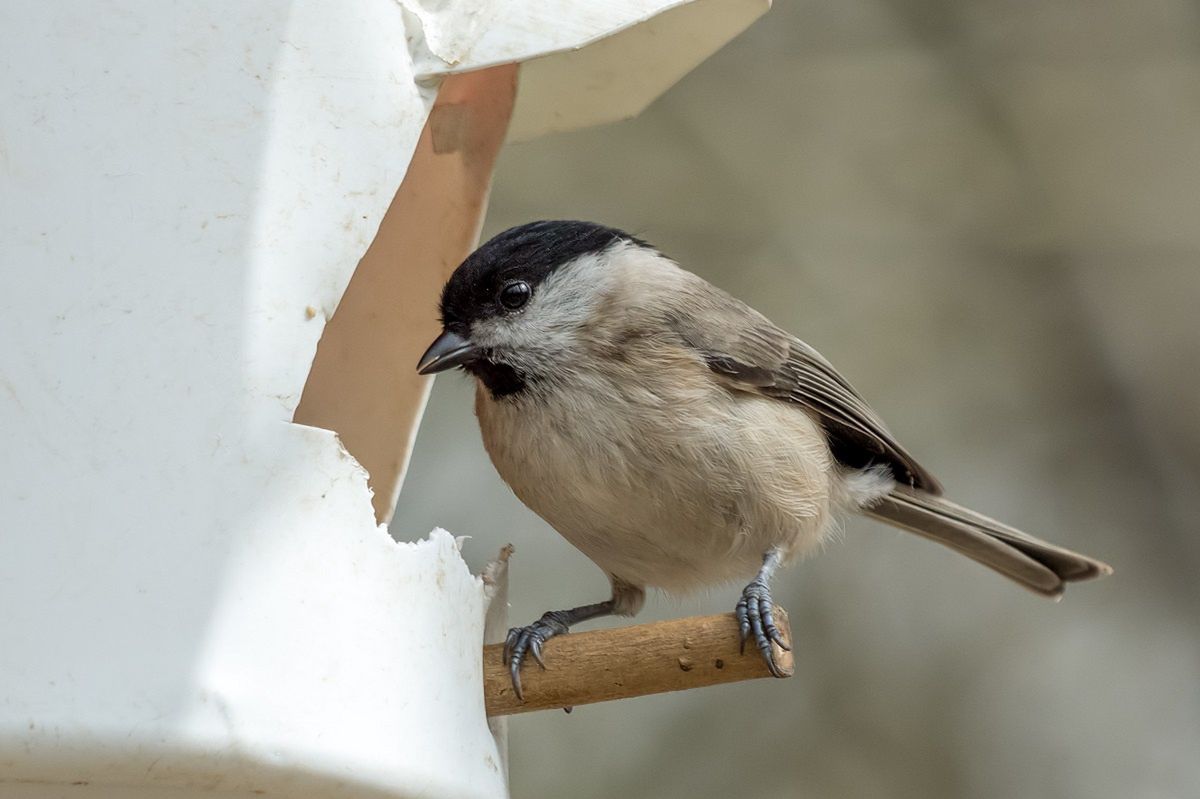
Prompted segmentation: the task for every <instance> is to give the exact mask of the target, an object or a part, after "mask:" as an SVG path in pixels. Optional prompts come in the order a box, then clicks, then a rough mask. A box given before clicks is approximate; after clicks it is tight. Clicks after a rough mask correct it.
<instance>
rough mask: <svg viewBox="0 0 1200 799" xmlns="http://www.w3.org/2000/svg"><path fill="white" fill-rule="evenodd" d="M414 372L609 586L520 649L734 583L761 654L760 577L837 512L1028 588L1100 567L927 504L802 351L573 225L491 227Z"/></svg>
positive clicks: (849, 399) (661, 266) (872, 416)
mask: <svg viewBox="0 0 1200 799" xmlns="http://www.w3.org/2000/svg"><path fill="white" fill-rule="evenodd" d="M439 308H440V316H441V323H442V331H441V334H440V335H439V336H438V337H437V338H436V340H435V341H434V342H433V343H432V344H431V345H430V346H429V348H428V349H427V350H426V352H425V353H424V355H423V356H422V357H421V359H420V362H419V364H418V366H417V371H418V372H419V373H421V374H426V375H427V374H434V373H437V372H442V371H445V370H448V369H453V368H459V369H462V370H464V371H465V372H467V373H469V374H470V375H471V376H472V377H473V378H474V380H475V382H476V384H477V385H476V393H475V414H476V416H477V417H478V421H479V428H480V432H481V434H482V438H483V444H484V448H485V449H486V450H487V453H488V456H489V457H490V459H491V461H492V464H493V465H494V466H495V468H496V470H497V472H498V473H499V475H500V477H501V478H502V479H503V480H504V481H505V482H506V483H507V484H508V486H509V487H510V488H511V489H512V491H513V492H514V493H515V494H516V496H517V497H518V498H519V499H520V500H521V501H522V502H523V503H524V504H525V505H526V506H528V507H529V508H530V509H531V510H532V511H533V512H534V513H536V514H537V515H538V516H540V517H541V518H542V519H544V520H545V521H546V522H547V523H548V524H549V525H550V526H551V527H553V528H554V529H555V530H556V531H557V532H558V533H559V534H561V535H562V536H563V537H564V538H566V540H567V541H569V542H570V543H571V544H572V545H574V546H575V547H576V548H577V549H578V550H580V551H581V552H582V553H583V554H584V555H586V556H587V557H588V558H590V559H591V560H592V561H593V562H594V563H595V564H596V565H597V566H598V567H599V568H600V569H601V570H602V571H603V572H604V573H605V574H606V575H607V577H608V580H609V582H610V584H611V588H612V591H611V595H610V596H609V598H608V599H606V600H604V601H601V602H594V603H591V604H585V605H580V606H577V607H573V608H568V609H565V610H551V611H547V612H546V613H545V614H543V615H542V616H541V617H540V618H539V619H538V620H536V621H535V622H533V623H532V624H530V625H527V626H523V627H514V628H512V629H511V630H510V631H509V633H508V636H507V638H506V641H505V646H504V647H503V657H504V663H505V665H506V666H507V668H508V670H509V672H510V676H511V679H512V683H513V688H514V692H515V694H516V695H517V697H518V698H521V699H523V698H524V696H523V691H522V687H521V668H522V665H523V664H524V663H525V661H526V658H527V656H530V655H531V656H532V657H533V659H534V660H535V661H536V662H537V663H538V664H539V665H540V666H541V667H542V668H545V663H544V660H543V657H542V647H543V645H544V644H545V643H546V642H547V641H548V640H550V639H551V638H553V637H554V636H557V635H562V634H565V633H567V632H568V631H569V629H570V628H571V627H573V626H574V625H576V624H579V623H580V622H583V621H586V620H589V619H595V618H598V617H602V616H609V615H618V616H634V615H635V614H637V612H638V611H639V610H640V609H641V608H642V605H643V604H644V601H645V597H646V591H647V589H649V588H655V589H660V590H662V591H665V592H667V593H668V594H686V593H688V592H693V591H696V590H699V589H705V588H710V587H714V586H719V585H727V584H730V583H734V582H735V581H746V580H748V582H745V583H744V585H745V587H744V588H743V590H742V592H741V595H740V597H739V599H738V601H737V603H736V605H735V609H734V613H735V616H736V619H737V623H738V632H739V636H740V639H741V645H742V650H743V652H744V651H745V647H746V644H747V642H748V641H753V643H754V645H755V646H756V647H757V649H758V651H759V652H760V653H761V656H762V657H763V659H764V660H765V661H766V664H767V668H768V669H769V670H770V672H771V673H772V674H773V675H775V676H784V675H783V673H782V670H781V669H780V667H779V665H778V664H777V663H776V661H775V657H774V655H773V653H772V648H771V644H772V642H774V643H775V644H776V645H778V646H780V647H783V648H785V649H786V648H788V647H789V644H788V642H786V641H785V640H784V638H783V636H782V635H781V634H780V632H779V629H778V627H777V625H776V623H775V618H774V609H775V605H774V602H773V599H772V596H771V580H772V577H773V576H774V574H775V572H776V571H777V570H778V569H779V567H781V566H784V565H786V564H789V563H792V562H793V561H795V560H797V559H798V558H800V557H802V556H804V555H805V554H807V553H810V552H812V551H813V550H814V549H816V548H818V547H819V546H820V545H821V543H822V542H823V541H825V540H826V539H827V538H828V537H829V536H830V535H831V533H833V531H835V530H836V529H837V527H838V524H839V520H840V519H841V518H842V517H843V516H844V515H845V514H848V513H861V514H865V515H867V516H870V517H873V518H875V519H878V520H881V521H883V522H886V523H888V524H891V525H894V526H896V527H899V528H901V529H904V530H908V531H911V532H913V533H916V534H917V535H920V536H923V537H925V538H928V539H932V540H933V541H936V542H938V543H940V544H943V545H945V546H947V547H950V548H951V549H953V550H955V551H957V552H959V553H961V554H963V555H965V556H967V557H968V558H971V559H972V560H975V561H977V562H979V563H981V564H983V565H984V566H987V567H989V568H991V569H993V570H995V571H996V572H999V573H1000V574H1002V575H1004V576H1005V577H1008V578H1009V579H1011V580H1013V581H1015V582H1016V583H1018V584H1020V585H1022V586H1024V587H1025V588H1028V589H1030V590H1032V591H1034V592H1036V593H1038V594H1041V595H1044V596H1048V597H1055V598H1057V597H1059V596H1060V595H1061V594H1062V592H1063V590H1064V588H1065V585H1066V583H1069V582H1075V581H1080V580H1087V579H1091V578H1094V577H1099V576H1102V575H1107V574H1110V573H1111V572H1112V569H1111V567H1109V566H1108V565H1107V564H1105V563H1102V562H1100V561H1098V560H1095V559H1093V558H1090V557H1088V556H1086V555H1082V554H1079V553H1076V552H1072V551H1070V550H1068V549H1065V548H1062V547H1059V546H1055V545H1054V544H1050V543H1047V542H1045V541H1042V540H1040V539H1038V538H1035V537H1033V536H1031V535H1028V534H1026V533H1023V532H1021V531H1019V530H1016V529H1014V528H1012V527H1009V526H1007V525H1005V524H1002V523H1000V522H998V521H995V520H994V519H991V518H988V517H987V516H984V515H982V514H980V513H977V512H975V511H973V510H970V509H968V508H966V507H963V506H961V505H958V504H955V503H953V502H951V501H949V500H948V499H946V498H944V497H943V496H942V486H941V484H940V483H939V482H938V480H937V479H936V478H935V477H934V476H933V474H931V473H930V472H929V471H928V470H927V469H926V468H925V467H924V466H922V465H921V464H920V463H918V462H917V460H916V459H915V458H914V457H913V456H912V455H910V454H909V452H908V450H906V449H905V448H904V447H903V446H902V445H901V444H900V443H899V442H898V441H897V440H896V438H895V437H894V436H893V435H892V433H891V432H889V430H888V428H887V427H886V426H885V425H884V423H883V421H882V420H881V419H880V418H879V416H878V415H877V414H876V413H875V411H873V410H872V409H871V408H870V406H868V405H867V403H866V401H865V400H864V399H863V397H862V395H861V394H860V393H859V392H858V391H857V390H856V389H855V388H854V387H853V386H852V385H851V384H850V383H849V382H848V381H847V380H846V379H845V378H844V377H843V376H842V375H841V374H840V373H839V372H838V371H837V370H836V369H835V368H834V367H833V366H832V365H831V364H830V363H829V362H828V361H827V360H826V359H825V358H824V357H822V356H821V355H820V354H819V353H818V352H817V351H816V350H815V349H813V348H812V347H810V346H809V345H807V344H805V343H804V342H803V341H801V340H800V339H799V338H797V337H795V336H793V335H791V334H790V333H788V332H786V331H784V330H783V329H781V328H780V327H778V326H776V325H775V324H773V323H772V322H771V321H770V320H768V319H767V318H766V317H765V316H763V315H762V314H760V313H758V312H757V311H755V310H754V309H752V308H751V307H749V306H748V305H746V304H745V303H743V302H741V301H739V300H737V299H736V298H734V297H732V296H731V295H729V294H727V293H726V292H725V291H723V290H721V289H719V288H717V287H716V286H714V285H712V284H710V283H709V282H707V281H706V280H704V279H703V278H701V277H699V276H697V275H696V274H694V273H692V272H690V271H687V270H686V269H684V268H683V267H681V266H680V265H679V264H678V263H677V262H676V261H674V260H672V259H671V258H669V257H668V256H666V255H665V254H663V253H662V252H661V251H660V250H659V249H657V248H656V247H654V246H652V245H651V244H649V243H648V242H646V241H644V240H643V239H641V238H638V237H637V236H634V235H631V234H629V233H626V232H624V231H622V230H619V229H616V228H613V227H608V226H605V225H601V224H597V223H593V222H585V221H576V220H542V221H536V222H530V223H527V224H523V225H519V226H517V227H513V228H510V229H508V230H505V231H503V232H502V233H499V234H498V235H496V236H495V237H493V238H491V239H490V240H488V241H487V242H486V243H484V244H483V245H482V246H480V247H479V248H478V249H476V250H475V251H474V252H473V253H471V254H470V255H469V256H468V257H467V258H466V259H465V260H464V261H463V262H462V263H461V264H460V265H459V266H458V267H457V268H456V269H455V270H454V272H453V273H452V274H451V276H450V278H449V279H448V281H447V282H446V284H445V286H444V288H443V290H442V294H441V298H440V303H439Z"/></svg>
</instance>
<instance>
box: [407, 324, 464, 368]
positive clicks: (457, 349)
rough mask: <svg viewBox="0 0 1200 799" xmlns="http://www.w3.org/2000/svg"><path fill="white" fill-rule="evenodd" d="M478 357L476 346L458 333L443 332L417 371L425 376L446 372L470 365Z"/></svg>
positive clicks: (422, 358)
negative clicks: (466, 364) (465, 364)
mask: <svg viewBox="0 0 1200 799" xmlns="http://www.w3.org/2000/svg"><path fill="white" fill-rule="evenodd" d="M478 355H479V350H478V349H477V348H476V347H475V345H474V344H472V343H471V342H469V341H467V340H466V339H465V338H463V337H462V336H460V335H458V334H457V333H451V332H450V331H449V330H443V331H442V335H440V336H438V337H437V339H435V340H434V342H433V343H432V344H430V345H429V349H427V350H425V354H424V355H422V356H421V362H420V363H418V364H417V371H418V372H420V373H421V374H423V375H431V374H433V373H434V372H444V371H446V370H447V369H453V368H454V367H456V366H462V365H463V364H464V363H470V362H471V361H473V360H475V358H476V357H478Z"/></svg>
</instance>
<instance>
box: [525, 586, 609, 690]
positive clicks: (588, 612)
mask: <svg viewBox="0 0 1200 799" xmlns="http://www.w3.org/2000/svg"><path fill="white" fill-rule="evenodd" d="M615 605H616V599H615V598H614V599H609V600H607V601H605V602H597V603H596V604H594V605H580V606H579V607H577V608H571V609H570V610H550V611H546V612H545V613H543V614H542V617H541V618H540V619H538V620H537V621H535V622H534V623H533V624H530V625H529V626H527V627H513V628H512V629H511V630H509V631H508V638H507V639H505V641H504V662H505V663H506V664H508V671H509V673H510V674H511V675H512V684H513V690H514V691H516V693H517V698H518V699H522V700H523V699H524V698H525V695H524V694H523V693H522V692H521V663H522V662H524V660H525V654H526V653H527V652H528V653H529V654H531V655H533V659H534V660H536V661H537V662H538V665H539V666H541V667H542V668H543V669H544V668H546V664H545V663H543V662H542V644H544V643H546V642H547V641H549V640H550V639H551V638H553V637H554V636H556V635H562V634H563V633H565V632H567V630H568V629H570V627H571V626H572V625H575V624H579V622H581V621H587V620H588V619H595V618H599V617H600V616H610V615H612V613H613V612H614V609H615Z"/></svg>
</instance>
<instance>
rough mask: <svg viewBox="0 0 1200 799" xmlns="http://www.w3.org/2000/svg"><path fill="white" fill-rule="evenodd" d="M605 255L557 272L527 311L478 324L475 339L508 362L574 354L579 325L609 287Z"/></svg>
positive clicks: (588, 257) (473, 333)
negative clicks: (504, 357)
mask: <svg viewBox="0 0 1200 799" xmlns="http://www.w3.org/2000/svg"><path fill="white" fill-rule="evenodd" d="M606 259H607V256H606V255H586V256H583V257H582V258H579V259H578V260H576V261H575V262H573V263H571V264H567V265H565V266H563V267H561V268H559V269H558V270H557V271H556V272H555V273H554V274H553V275H551V276H550V277H549V278H547V279H546V280H545V282H543V283H542V285H541V286H539V287H538V288H537V289H536V290H535V291H534V294H533V298H532V299H531V300H530V301H529V304H528V305H527V306H525V308H524V309H523V310H522V311H520V312H518V313H513V314H510V315H507V316H499V317H494V318H492V319H485V320H482V321H478V322H475V323H474V324H473V325H472V326H471V340H472V341H474V342H475V343H476V344H478V345H479V346H481V347H488V348H494V349H496V350H500V351H502V352H503V353H504V354H505V356H506V359H508V360H511V361H514V362H516V361H518V360H520V359H523V357H528V356H531V357H540V358H545V357H554V356H556V355H565V354H568V353H569V352H570V351H572V350H573V349H574V348H575V346H576V343H577V341H578V330H579V327H580V326H581V325H583V324H585V323H586V322H587V320H588V319H590V318H591V317H592V315H593V314H594V313H595V312H596V309H597V307H598V306H599V304H600V302H601V300H602V298H603V297H604V295H605V294H606V292H607V291H608V288H609V282H610V280H611V279H612V270H611V269H610V268H609V267H608V265H607V264H606V263H605V261H606Z"/></svg>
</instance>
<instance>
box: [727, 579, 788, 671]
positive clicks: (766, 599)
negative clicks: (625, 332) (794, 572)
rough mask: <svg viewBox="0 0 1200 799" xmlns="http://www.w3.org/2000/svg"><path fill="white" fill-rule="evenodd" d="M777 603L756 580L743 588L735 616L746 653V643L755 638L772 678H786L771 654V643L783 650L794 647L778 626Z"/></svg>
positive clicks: (743, 649) (769, 590) (763, 583)
mask: <svg viewBox="0 0 1200 799" xmlns="http://www.w3.org/2000/svg"><path fill="white" fill-rule="evenodd" d="M774 607H775V605H774V603H773V602H772V601H771V589H770V588H768V587H767V584H766V583H765V582H763V581H762V580H755V581H754V582H752V583H750V584H749V585H748V586H746V587H745V588H744V589H742V598H741V599H739V600H738V603H737V608H736V609H735V610H734V615H735V616H737V622H738V632H739V634H740V635H741V640H742V653H743V654H745V652H746V641H748V640H749V639H750V637H751V635H753V636H754V643H755V644H756V645H757V646H758V651H759V652H760V653H762V657H763V660H765V661H766V663H767V668H768V669H770V671H771V674H772V676H775V677H786V676H787V675H786V674H785V673H784V672H783V670H782V669H781V668H779V665H778V664H777V663H776V662H775V657H774V655H773V654H772V652H771V642H772V641H774V642H775V643H776V644H778V645H779V648H780V649H783V650H785V651H790V650H791V647H790V646H788V644H787V642H786V641H784V640H783V635H782V634H780V632H779V628H778V627H776V626H775V619H774V617H773V615H772V612H773V608H774Z"/></svg>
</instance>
